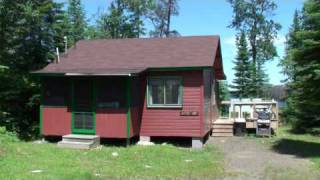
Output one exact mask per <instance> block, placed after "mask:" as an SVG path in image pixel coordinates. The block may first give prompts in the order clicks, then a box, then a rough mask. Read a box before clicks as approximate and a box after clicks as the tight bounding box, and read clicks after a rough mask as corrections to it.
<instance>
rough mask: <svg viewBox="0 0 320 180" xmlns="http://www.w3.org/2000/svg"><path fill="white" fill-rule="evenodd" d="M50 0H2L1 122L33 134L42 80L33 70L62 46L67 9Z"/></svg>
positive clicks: (0, 15) (0, 33) (22, 131)
mask: <svg viewBox="0 0 320 180" xmlns="http://www.w3.org/2000/svg"><path fill="white" fill-rule="evenodd" d="M61 8H62V5H61V4H58V3H54V2H53V1H51V0H44V1H34V0H24V1H21V2H20V1H19V2H17V1H11V0H3V1H0V27H1V28H0V42H1V48H0V64H1V65H4V66H6V67H8V69H6V70H4V71H2V72H1V73H0V82H1V86H0V126H5V127H6V128H7V129H8V130H9V131H14V132H17V133H18V135H19V136H20V137H23V138H31V137H32V136H33V135H35V134H37V133H36V132H37V131H38V124H39V119H38V114H39V113H38V104H39V83H38V80H37V78H35V77H33V76H31V75H30V71H34V70H38V69H40V68H42V67H44V66H45V65H46V64H47V63H48V61H50V60H52V59H53V58H54V51H55V47H57V46H58V47H59V46H60V47H61V46H62V38H61V34H62V33H63V31H62V30H63V29H64V28H63V25H64V24H63V23H62V22H63V18H64V12H63V11H62V9H61Z"/></svg>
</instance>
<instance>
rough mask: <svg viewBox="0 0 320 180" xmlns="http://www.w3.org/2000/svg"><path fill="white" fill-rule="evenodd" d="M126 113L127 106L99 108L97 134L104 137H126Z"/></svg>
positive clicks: (97, 112)
mask: <svg viewBox="0 0 320 180" xmlns="http://www.w3.org/2000/svg"><path fill="white" fill-rule="evenodd" d="M126 113H127V110H126V108H121V109H97V111H96V134H97V135H99V136H101V137H104V138H126V137H127V124H126V120H127V118H126V117H127V114H126Z"/></svg>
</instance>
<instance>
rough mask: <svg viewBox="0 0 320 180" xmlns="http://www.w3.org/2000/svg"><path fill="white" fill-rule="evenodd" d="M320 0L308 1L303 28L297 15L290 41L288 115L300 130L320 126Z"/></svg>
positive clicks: (288, 50)
mask: <svg viewBox="0 0 320 180" xmlns="http://www.w3.org/2000/svg"><path fill="white" fill-rule="evenodd" d="M319 14H320V0H308V1H306V2H305V3H304V6H303V11H302V17H301V27H300V23H299V21H297V19H298V18H297V17H296V16H297V15H295V20H294V24H293V26H292V28H291V30H290V32H289V35H288V40H287V47H288V49H287V56H286V58H285V63H284V64H285V69H286V70H288V69H289V71H288V72H289V73H287V74H288V75H289V76H290V77H289V81H288V87H289V94H288V95H289V100H288V109H287V110H286V115H287V117H289V118H291V119H290V120H291V121H292V122H294V125H295V127H296V128H297V129H302V130H306V129H308V128H312V127H319V126H320V111H319V107H320V98H319V97H320V88H319V84H320V53H319V52H320V18H319Z"/></svg>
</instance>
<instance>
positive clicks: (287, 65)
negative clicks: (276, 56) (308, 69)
mask: <svg viewBox="0 0 320 180" xmlns="http://www.w3.org/2000/svg"><path fill="white" fill-rule="evenodd" d="M300 30H301V17H300V15H299V12H298V10H296V11H295V12H294V16H293V24H292V25H291V27H290V29H289V33H288V35H287V36H286V48H285V56H284V58H283V59H282V60H281V61H280V66H282V73H283V74H284V75H285V78H286V79H284V82H290V81H291V80H292V79H291V78H292V75H293V74H292V73H293V69H292V68H293V67H292V65H291V62H292V52H291V50H293V49H295V48H298V47H299V46H301V43H302V42H301V40H300V39H299V37H297V32H298V31H300Z"/></svg>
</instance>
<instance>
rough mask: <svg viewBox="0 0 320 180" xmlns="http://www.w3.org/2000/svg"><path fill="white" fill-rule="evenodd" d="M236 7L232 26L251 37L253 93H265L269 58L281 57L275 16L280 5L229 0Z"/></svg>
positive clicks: (269, 0)
mask: <svg viewBox="0 0 320 180" xmlns="http://www.w3.org/2000/svg"><path fill="white" fill-rule="evenodd" d="M228 2H229V3H230V4H231V6H232V9H233V14H234V15H233V19H232V22H231V24H230V26H229V27H231V28H234V29H236V30H237V31H239V32H244V33H245V34H246V36H247V37H248V40H249V45H250V46H249V47H250V49H249V52H250V60H251V63H252V68H251V81H252V83H251V85H250V89H252V90H255V91H253V92H252V93H253V96H258V97H259V96H261V93H262V89H261V88H262V87H263V84H265V82H266V80H267V78H265V77H266V76H267V75H266V74H264V72H263V65H264V63H265V62H266V61H268V60H272V59H273V58H274V57H276V56H277V51H276V48H275V46H274V40H275V38H276V37H277V31H278V30H279V29H280V28H281V26H280V24H278V23H276V22H274V21H273V20H272V19H271V17H272V15H273V11H274V10H275V9H276V8H277V6H276V4H275V3H274V2H273V0H228Z"/></svg>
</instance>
